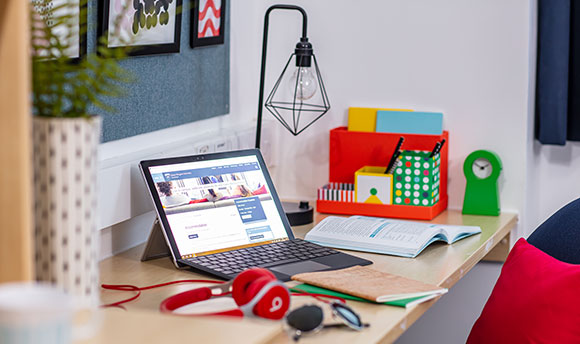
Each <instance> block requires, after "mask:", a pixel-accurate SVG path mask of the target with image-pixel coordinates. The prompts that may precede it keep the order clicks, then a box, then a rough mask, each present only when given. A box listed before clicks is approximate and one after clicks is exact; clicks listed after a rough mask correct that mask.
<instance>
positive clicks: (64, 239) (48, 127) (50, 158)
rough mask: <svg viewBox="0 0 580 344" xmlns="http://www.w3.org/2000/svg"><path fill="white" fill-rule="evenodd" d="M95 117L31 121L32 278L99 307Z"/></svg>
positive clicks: (80, 303)
mask: <svg viewBox="0 0 580 344" xmlns="http://www.w3.org/2000/svg"><path fill="white" fill-rule="evenodd" d="M100 134H101V119H100V118H99V117H91V118H46V117H35V118H34V119H33V152H34V200H35V201H34V214H35V229H34V237H35V270H36V279H37V280H39V281H47V282H50V283H52V284H55V285H57V286H59V287H61V288H63V289H64V290H65V291H66V292H68V293H69V294H71V295H72V296H73V297H74V301H75V305H76V306H77V307H81V308H89V309H94V308H96V307H97V306H98V304H99V270H98V249H99V242H98V236H97V235H98V233H97V228H96V227H97V226H96V216H97V204H96V203H97V185H96V179H97V149H98V144H99V142H100Z"/></svg>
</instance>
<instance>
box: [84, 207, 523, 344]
mask: <svg viewBox="0 0 580 344" xmlns="http://www.w3.org/2000/svg"><path fill="white" fill-rule="evenodd" d="M323 217H324V216H323V215H318V216H317V221H320V220H321V219H322V218H323ZM431 222H433V223H445V224H457V225H477V226H481V229H482V233H481V234H479V235H475V236H472V237H469V238H466V239H463V240H461V241H459V242H457V243H455V244H453V245H447V244H442V243H435V244H432V245H430V246H429V247H427V248H426V249H425V251H423V252H422V253H421V254H420V255H419V256H418V257H417V258H414V259H410V258H400V257H393V256H386V255H379V254H372V253H363V252H353V251H349V253H351V254H356V255H358V256H361V257H363V258H366V259H370V260H372V261H373V262H374V265H373V266H374V268H376V269H379V270H382V271H385V272H389V273H394V274H398V275H401V276H406V277H410V278H414V279H417V280H420V281H424V282H427V283H431V284H436V285H439V286H442V287H446V288H450V287H452V286H453V285H454V284H455V283H457V281H459V279H461V278H462V277H463V276H464V275H465V274H466V273H467V272H468V271H469V270H471V268H472V267H473V266H474V265H475V264H476V263H477V262H479V261H480V260H481V259H482V258H483V257H484V256H485V255H486V254H487V253H488V252H489V251H490V250H492V249H493V248H494V246H496V245H497V244H498V243H499V242H500V241H501V240H502V239H503V238H505V237H506V236H508V235H509V232H510V230H511V229H513V228H514V226H515V224H516V222H517V215H516V214H510V213H503V214H501V215H500V216H498V217H492V216H472V215H465V216H464V215H461V213H460V212H459V211H452V210H451V211H446V212H444V213H442V214H441V215H440V216H438V217H437V218H435V219H434V220H433V221H431ZM311 227H312V226H311V225H310V226H301V227H296V228H295V229H294V233H295V235H296V236H297V237H304V235H305V234H306V232H307V231H308V230H309V229H310V228H311ZM142 249H143V245H141V246H139V247H136V248H133V249H131V250H128V251H126V252H124V253H122V254H119V255H117V256H114V257H111V258H109V259H106V260H104V261H103V262H102V263H101V280H102V282H103V283H119V284H127V283H129V284H134V285H138V286H145V285H150V284H155V283H161V282H167V281H172V280H177V279H193V278H207V277H203V276H201V275H199V274H196V273H192V272H190V271H183V270H177V269H176V268H175V267H174V266H173V264H172V263H171V261H170V259H168V258H163V259H158V260H154V261H149V262H143V263H142V262H140V260H139V259H140V256H141V252H142ZM290 283H293V282H290ZM190 288H192V285H181V286H170V287H164V288H160V289H155V290H149V291H145V292H143V294H142V295H141V297H140V298H139V299H138V300H136V301H133V302H131V303H129V304H127V309H128V311H127V312H124V311H122V310H117V309H110V310H107V311H105V322H104V326H103V328H102V330H101V332H100V334H99V336H98V337H97V338H95V339H94V340H92V341H91V343H125V342H127V339H131V340H130V341H131V342H137V341H136V339H137V338H143V342H144V343H145V342H161V341H162V338H164V339H168V338H178V339H180V340H183V339H185V338H187V340H188V341H190V340H193V341H199V340H202V341H205V342H212V343H218V342H223V343H226V342H227V343H231V342H232V341H233V342H237V343H246V342H247V343H262V342H288V343H290V342H291V341H290V340H289V339H288V337H287V335H286V333H284V331H283V329H282V325H281V323H279V322H270V321H264V320H260V319H244V320H238V321H232V320H227V319H223V318H215V319H212V318H187V317H178V316H170V315H162V314H158V313H157V312H158V308H159V304H160V302H161V301H162V300H163V299H164V298H166V297H168V296H170V295H173V294H175V293H177V292H179V291H183V290H187V289H190ZM450 292H453V291H452V290H451V291H450ZM128 294H129V293H127V292H117V291H103V293H102V301H103V302H104V303H108V302H113V301H117V300H120V299H123V298H126V297H128V296H129V295H128ZM436 301H437V299H435V300H431V301H428V302H425V303H423V304H420V305H417V306H415V307H412V308H410V309H404V308H399V307H391V306H379V305H373V304H369V303H362V302H356V301H349V304H350V305H351V306H352V307H353V308H355V310H356V311H357V312H358V313H359V314H360V315H361V317H362V319H363V320H364V321H365V322H368V323H370V324H371V327H369V328H367V329H365V330H363V331H361V332H355V331H350V330H347V329H333V330H326V331H322V332H320V333H317V334H315V335H312V336H306V337H304V338H303V339H301V341H300V343H310V342H313V343H314V342H316V343H318V342H324V343H342V342H345V343H346V342H358V343H376V342H393V341H394V340H395V339H397V338H398V337H399V336H400V335H401V334H402V333H403V332H404V331H405V330H406V329H407V328H408V327H409V326H411V324H413V322H415V321H416V320H417V319H418V318H419V317H420V316H421V315H422V314H423V313H424V312H425V311H426V310H427V309H429V307H431V306H432V305H433V304H434V303H435V302H436ZM292 302H293V306H296V305H298V304H301V303H306V302H312V300H310V299H309V298H304V297H294V298H293V300H292ZM165 336H167V337H165ZM233 338H235V339H233Z"/></svg>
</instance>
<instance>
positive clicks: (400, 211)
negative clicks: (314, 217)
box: [316, 127, 449, 220]
mask: <svg viewBox="0 0 580 344" xmlns="http://www.w3.org/2000/svg"><path fill="white" fill-rule="evenodd" d="M401 136H404V137H405V142H404V143H403V146H402V148H401V149H402V150H422V151H431V150H432V149H433V147H434V146H435V144H436V143H437V142H438V141H441V140H442V139H445V141H446V143H445V145H444V146H443V148H442V149H441V152H440V154H441V165H440V169H441V175H440V177H441V178H440V180H441V182H440V186H439V193H440V199H439V202H437V203H436V204H434V205H432V206H429V207H425V206H411V205H384V204H366V203H353V202H338V201H325V200H318V201H317V202H316V210H317V211H318V212H321V213H331V214H347V215H367V216H380V217H393V218H407V219H419V220H431V219H433V218H434V217H435V216H437V215H438V214H439V213H441V212H442V211H444V210H445V209H447V201H448V197H447V165H448V153H449V132H448V131H444V132H443V133H442V134H441V135H419V134H398V133H394V134H391V133H377V132H358V131H348V130H347V128H346V127H338V128H335V129H332V130H331V131H330V158H329V182H330V183H349V184H351V183H354V174H355V172H356V171H357V170H358V169H360V168H361V167H363V166H367V165H369V166H383V165H385V164H386V163H388V161H389V159H390V157H391V155H392V154H393V151H394V149H395V147H396V145H397V142H398V140H399V138H400V137H401Z"/></svg>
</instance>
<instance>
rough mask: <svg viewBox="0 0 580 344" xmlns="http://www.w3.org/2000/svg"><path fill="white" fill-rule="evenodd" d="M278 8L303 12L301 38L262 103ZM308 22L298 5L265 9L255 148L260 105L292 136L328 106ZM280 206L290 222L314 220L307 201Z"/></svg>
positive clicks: (258, 127) (258, 144) (259, 130)
mask: <svg viewBox="0 0 580 344" xmlns="http://www.w3.org/2000/svg"><path fill="white" fill-rule="evenodd" d="M278 9H279V10H292V11H299V12H300V13H301V14H302V37H300V41H299V42H298V43H296V48H295V49H294V53H292V54H291V55H290V58H289V59H288V62H286V65H285V66H284V69H282V73H281V74H280V76H279V77H278V79H277V80H276V83H275V84H274V87H273V88H272V91H270V94H269V95H268V98H267V99H266V102H265V103H264V80H265V74H266V52H267V45H268V25H269V20H270V13H271V12H272V11H273V10H278ZM307 24H308V19H307V16H306V11H304V9H303V8H302V7H299V6H294V5H273V6H271V7H270V8H268V10H267V11H266V15H265V16H264V38H263V41H262V66H261V70H260V93H259V104H258V124H257V130H256V148H260V135H261V132H262V107H263V106H265V107H266V109H268V111H269V112H270V113H271V114H272V115H273V116H274V117H275V118H276V119H277V120H278V121H279V122H280V123H281V124H282V125H283V126H284V128H286V129H287V130H288V131H290V132H291V133H292V134H293V135H294V136H296V135H298V134H300V133H301V132H303V131H304V130H305V129H306V128H308V127H309V126H311V125H312V124H313V123H314V122H316V121H317V120H318V119H319V118H320V117H322V116H323V115H324V114H325V113H326V112H327V111H328V110H329V109H330V102H329V101H328V96H327V94H326V89H325V88H324V83H323V82H322V77H321V76H320V70H319V69H318V63H317V62H316V56H314V50H313V49H312V44H311V43H310V42H308V37H307V35H306V32H307ZM292 60H295V68H292V67H290V64H291V63H292ZM289 67H290V68H289ZM282 205H283V207H284V211H285V212H286V215H287V216H288V221H290V225H292V226H298V225H303V224H308V223H311V222H312V221H313V209H312V207H311V206H309V205H308V202H304V201H302V202H300V203H299V204H295V203H290V202H282Z"/></svg>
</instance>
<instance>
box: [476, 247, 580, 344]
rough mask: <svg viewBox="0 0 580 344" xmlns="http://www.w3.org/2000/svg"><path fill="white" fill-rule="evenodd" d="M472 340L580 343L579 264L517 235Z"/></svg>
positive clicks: (481, 341)
mask: <svg viewBox="0 0 580 344" xmlns="http://www.w3.org/2000/svg"><path fill="white" fill-rule="evenodd" d="M467 343H469V344H475V343H580V265H574V264H568V263H564V262H561V261H559V260H557V259H555V258H553V257H551V256H549V255H547V254H546V253H544V252H542V251H540V250H539V249H537V248H536V247H534V246H532V245H530V244H528V242H527V241H526V240H525V239H523V238H522V239H520V240H518V242H517V243H516V245H515V246H514V248H513V249H512V251H511V252H510V254H509V255H508V257H507V259H506V262H505V264H504V266H503V268H502V270H501V275H500V276H499V279H498V280H497V283H496V284H495V287H494V288H493V291H492V293H491V296H490V297H489V300H487V303H486V304H485V307H484V308H483V311H482V312H481V315H480V316H479V319H477V321H476V322H475V325H473V328H472V329H471V333H470V334H469V338H468V339H467Z"/></svg>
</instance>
